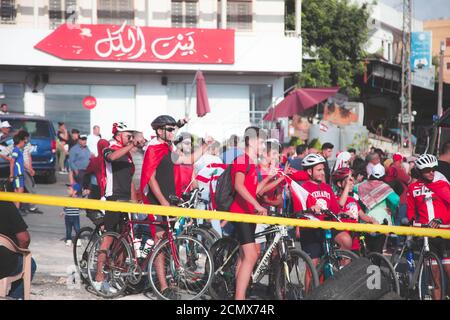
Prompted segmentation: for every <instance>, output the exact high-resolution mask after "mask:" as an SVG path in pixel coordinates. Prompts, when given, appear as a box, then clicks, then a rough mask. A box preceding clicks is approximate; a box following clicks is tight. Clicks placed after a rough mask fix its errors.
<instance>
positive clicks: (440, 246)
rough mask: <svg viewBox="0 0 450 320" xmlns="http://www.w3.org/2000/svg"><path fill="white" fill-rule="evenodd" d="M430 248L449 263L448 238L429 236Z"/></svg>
mask: <svg viewBox="0 0 450 320" xmlns="http://www.w3.org/2000/svg"><path fill="white" fill-rule="evenodd" d="M428 242H429V244H430V250H431V251H433V252H434V253H436V254H437V255H438V257H439V258H440V259H441V260H443V261H444V262H445V263H446V264H450V240H449V239H442V238H429V240H428Z"/></svg>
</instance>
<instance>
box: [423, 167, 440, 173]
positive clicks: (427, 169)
mask: <svg viewBox="0 0 450 320" xmlns="http://www.w3.org/2000/svg"><path fill="white" fill-rule="evenodd" d="M436 170H437V167H434V168H425V169H423V170H422V173H430V172H434V171H436Z"/></svg>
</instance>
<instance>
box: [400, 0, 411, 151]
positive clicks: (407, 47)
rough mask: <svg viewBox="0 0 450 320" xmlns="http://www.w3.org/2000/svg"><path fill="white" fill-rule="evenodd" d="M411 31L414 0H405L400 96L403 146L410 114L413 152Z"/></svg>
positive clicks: (409, 125)
mask: <svg viewBox="0 0 450 320" xmlns="http://www.w3.org/2000/svg"><path fill="white" fill-rule="evenodd" d="M411 31H412V0H403V39H402V84H401V85H402V92H401V96H400V103H401V112H400V114H401V125H400V134H401V147H402V148H403V145H404V140H405V139H404V134H403V131H404V128H405V127H406V125H405V123H403V117H404V115H408V120H409V121H408V149H409V152H410V153H411V154H412V152H413V148H412V141H411V129H412V124H411V120H412V117H411V104H412V100H411V62H410V60H411Z"/></svg>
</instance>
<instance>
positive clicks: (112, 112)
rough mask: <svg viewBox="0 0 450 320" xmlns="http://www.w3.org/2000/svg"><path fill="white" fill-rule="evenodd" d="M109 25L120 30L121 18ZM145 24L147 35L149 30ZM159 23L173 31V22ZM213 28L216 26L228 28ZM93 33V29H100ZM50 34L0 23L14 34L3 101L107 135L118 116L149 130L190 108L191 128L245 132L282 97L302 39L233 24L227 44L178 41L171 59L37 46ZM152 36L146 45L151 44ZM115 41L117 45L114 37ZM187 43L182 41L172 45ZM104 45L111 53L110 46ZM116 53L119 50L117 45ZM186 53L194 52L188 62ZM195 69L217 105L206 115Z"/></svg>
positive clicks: (217, 134)
mask: <svg viewBox="0 0 450 320" xmlns="http://www.w3.org/2000/svg"><path fill="white" fill-rule="evenodd" d="M89 26H90V25H87V27H89ZM109 28H110V29H111V30H112V31H113V32H114V31H115V32H118V31H119V30H118V28H120V26H112V25H111V26H109ZM91 29H92V30H94V29H95V28H93V27H92V28H91ZM138 29H139V28H135V27H134V28H130V29H127V27H125V28H123V29H122V31H123V32H124V33H125V31H128V32H131V31H130V30H133V32H135V35H137V32H138ZM142 29H144V31H143V34H144V35H146V34H147V33H146V32H149V30H145V28H142ZM148 29H152V28H148ZM159 29H160V30H159V31H160V32H168V34H169V35H170V34H173V32H174V30H175V29H172V28H159ZM161 30H162V31H161ZM190 30H192V29H176V32H178V33H179V34H181V33H182V32H184V34H188V33H187V32H188V31H190ZM197 30H206V29H196V31H197ZM207 30H208V32H213V33H214V32H219V31H220V32H223V31H224V30H218V29H207ZM56 31H58V29H57V30H56ZM56 31H54V32H56ZM150 31H151V30H150ZM81 32H84V31H81ZM93 34H94V37H95V32H93ZM105 34H107V33H105ZM118 34H119V33H116V35H118ZM48 36H50V37H49V38H50V39H52V41H55V39H53V38H52V36H53V33H52V31H47V30H31V29H12V30H11V29H9V30H7V29H0V37H1V38H2V39H5V38H10V39H11V42H12V43H11V44H10V45H9V46H8V47H5V48H4V50H3V49H2V55H1V56H0V84H2V86H1V87H0V88H1V89H2V90H0V91H2V92H3V94H4V96H5V97H4V98H3V99H0V102H3V101H4V102H6V103H8V105H9V107H10V110H11V111H13V112H25V113H30V114H38V115H43V116H46V117H48V118H50V119H51V120H52V121H53V123H54V124H55V127H56V124H57V122H59V121H63V122H65V123H66V124H67V127H68V128H69V129H72V128H77V129H79V130H80V131H81V132H84V133H89V132H90V128H92V126H93V125H99V126H100V128H101V133H102V135H103V136H104V137H105V138H110V136H111V134H110V130H111V126H112V123H114V122H117V121H124V122H126V123H127V124H129V126H130V127H134V128H136V129H137V130H141V131H143V132H144V134H145V135H146V136H149V135H150V134H152V132H151V129H150V123H151V121H152V119H153V118H155V117H156V116H158V115H160V114H170V115H172V116H174V117H175V118H183V117H185V115H188V116H189V118H190V119H191V121H190V123H189V125H188V127H187V128H186V129H187V130H189V131H190V132H193V133H196V134H199V135H201V136H205V135H211V136H213V137H214V138H215V139H217V140H220V141H222V140H223V139H226V138H228V137H229V136H230V135H231V134H242V132H243V130H244V128H245V127H247V126H248V125H250V124H259V123H260V119H261V117H262V116H263V114H264V113H265V111H266V109H267V108H268V107H269V106H270V104H271V103H273V102H274V101H275V100H276V99H277V98H278V99H280V98H282V97H283V91H284V78H285V77H287V76H291V75H292V74H293V73H295V72H299V71H300V70H301V59H299V58H298V57H300V56H301V54H300V53H301V39H300V38H292V37H285V36H284V34H283V35H278V34H270V33H268V34H265V33H247V34H235V33H234V32H232V31H231V30H229V34H228V35H227V38H226V39H225V40H226V41H225V40H224V44H223V47H224V48H221V47H220V46H218V45H213V46H212V49H211V46H209V47H208V46H207V45H205V44H204V43H202V38H200V37H199V38H195V40H196V41H197V42H195V46H196V47H195V50H196V51H195V53H192V54H191V53H186V55H184V56H183V51H182V50H180V49H178V53H176V54H174V55H173V56H172V58H173V59H174V60H173V61H168V60H170V59H168V60H162V59H159V61H146V60H145V59H144V60H142V61H140V60H139V59H138V60H136V59H135V60H133V59H130V60H125V59H122V58H120V57H118V58H112V56H109V57H107V58H104V57H102V56H99V55H98V52H97V53H96V54H97V56H91V55H89V54H88V55H86V56H84V57H79V56H75V57H68V56H67V55H65V56H63V57H59V56H56V54H55V52H52V51H51V50H47V49H46V48H44V49H43V48H42V47H41V46H37V45H38V44H42V43H43V41H44V40H45V39H49V38H47V37H48ZM213 36H214V34H213ZM136 37H137V36H136ZM71 39H73V37H71ZM123 39H126V38H125V36H124V38H123ZM136 39H137V38H136ZM57 40H58V39H57ZM58 41H63V40H58ZM64 41H65V40H64ZM74 41H75V42H74V44H73V45H72V46H73V47H76V46H77V45H79V43H76V39H75V40H74ZM99 41H100V40H97V43H98V42H99ZM44 42H45V41H44ZM153 42H155V41H153ZM91 43H93V42H92V41H91ZM94 43H95V42H94ZM148 43H150V42H148ZM148 43H147V46H146V48H147V49H142V50H144V51H142V52H145V50H147V51H149V50H148V47H149V45H148ZM109 45H110V46H111V48H113V49H114V46H113V44H112V43H109ZM168 45H169V44H167V46H168ZM170 45H172V46H173V44H170ZM182 45H183V44H182V42H178V43H177V44H176V45H175V46H174V48H175V49H176V48H177V46H182ZM60 46H63V45H62V44H61V45H60ZM205 46H206V47H205ZM225 46H227V47H231V48H232V50H231V49H227V50H228V51H227V52H228V53H227V55H226V56H225V58H224V59H223V60H222V59H221V58H219V59H216V60H215V61H210V60H208V59H211V57H212V56H213V54H214V53H215V52H216V51H217V50H222V49H223V50H225ZM99 48H103V49H102V50H103V51H102V52H103V53H105V51H106V50H105V48H104V47H99ZM142 48H144V47H142ZM178 48H180V47H178ZM72 49H73V48H72ZM80 49H83V50H84V49H86V48H80ZM175 49H174V50H175ZM136 50H138V49H136ZM202 50H203V51H202ZM205 50H206V51H207V50H212V51H210V53H211V56H208V55H207V54H205V53H204V52H205ZM214 50H216V51H214ZM63 51H64V50H63ZM86 51H87V49H86ZM97 51H98V50H97ZM100 51H101V50H100ZM72 52H73V50H72V51H70V53H72ZM66 53H67V52H66ZM103 53H102V54H103ZM199 53H203V55H202V56H203V58H204V59H206V60H205V61H202V60H201V59H203V58H201V57H200V58H199V57H198V54H199ZM114 54H116V57H117V52H113V55H114ZM137 54H138V53H136V54H135V56H136V55H137ZM119 56H120V55H119ZM144 56H145V54H143V55H142V56H141V58H142V57H144ZM185 56H188V57H189V59H190V60H189V59H188V60H186V61H185V62H183V61H182V59H185ZM205 56H208V58H205ZM161 57H162V55H160V58H161ZM141 58H140V59H141ZM175 58H178V59H179V60H177V59H175ZM142 59H143V58H142ZM180 59H181V60H180ZM150 60H151V59H150ZM153 60H154V57H153ZM156 60H157V59H156ZM137 61H139V62H137ZM213 62H215V63H213ZM197 70H202V71H203V74H204V76H205V80H206V83H207V91H208V99H209V103H210V106H211V113H209V114H207V115H206V116H205V117H203V118H198V117H197V115H196V112H195V107H196V98H195V95H196V94H195V86H193V85H192V84H193V80H194V76H195V73H196V71H197ZM2 92H0V94H1V93H2ZM86 97H93V98H94V99H95V107H93V108H92V109H91V110H89V109H88V108H86V106H83V99H85V98H86Z"/></svg>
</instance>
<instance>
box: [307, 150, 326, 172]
mask: <svg viewBox="0 0 450 320" xmlns="http://www.w3.org/2000/svg"><path fill="white" fill-rule="evenodd" d="M325 162H326V160H325V158H324V157H322V156H321V155H320V154H316V153H310V154H308V155H307V156H306V157H304V158H303V160H302V167H304V168H305V169H306V168H312V167H314V166H316V165H318V164H321V163H325Z"/></svg>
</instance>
